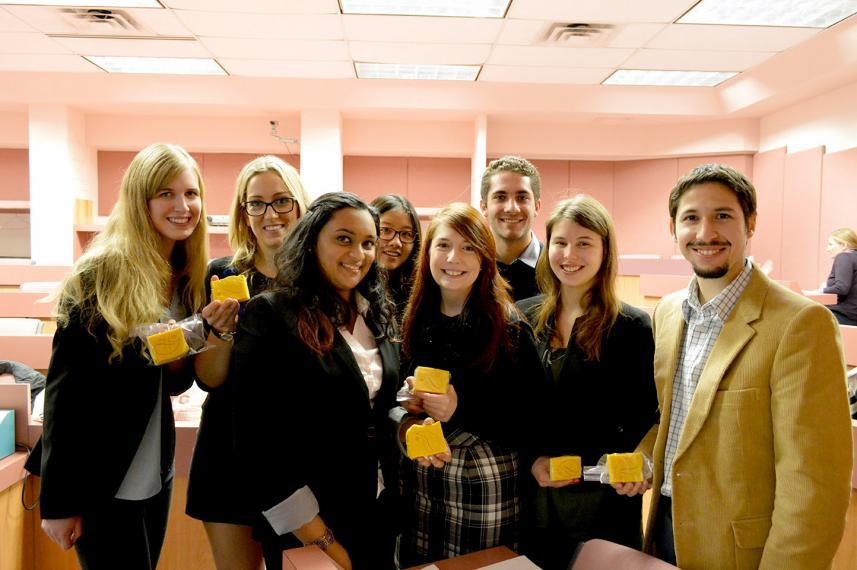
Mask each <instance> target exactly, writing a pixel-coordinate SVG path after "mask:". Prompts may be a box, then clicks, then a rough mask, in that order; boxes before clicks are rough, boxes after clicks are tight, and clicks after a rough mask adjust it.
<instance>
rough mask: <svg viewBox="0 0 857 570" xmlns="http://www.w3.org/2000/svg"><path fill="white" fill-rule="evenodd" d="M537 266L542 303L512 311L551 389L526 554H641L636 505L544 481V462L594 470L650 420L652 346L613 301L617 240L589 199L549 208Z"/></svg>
mask: <svg viewBox="0 0 857 570" xmlns="http://www.w3.org/2000/svg"><path fill="white" fill-rule="evenodd" d="M546 234H547V236H546V237H547V247H546V248H545V249H544V250H542V254H541V256H540V257H539V261H538V263H537V265H536V277H537V279H538V281H539V287H540V289H541V291H542V292H543V295H541V296H538V297H534V298H532V299H527V300H525V301H521V302H520V303H518V306H519V307H520V308H521V309H522V310H523V311H524V313H525V314H526V315H527V317H528V318H529V319H530V322H532V323H533V325H534V327H535V333H536V341H537V343H538V350H539V354H540V356H541V358H542V364H543V366H544V368H545V373H546V374H547V376H548V379H549V384H550V386H551V391H550V396H549V398H547V400H546V402H545V405H546V406H547V408H546V409H545V412H546V416H547V417H548V418H550V420H549V422H548V424H549V425H548V426H547V428H548V429H547V430H546V431H545V432H544V433H543V434H542V437H540V438H538V440H537V442H536V444H537V446H538V449H535V450H534V451H536V452H537V454H538V458H537V459H536V460H535V462H534V463H533V464H532V467H531V472H532V475H533V478H532V479H530V482H531V484H530V485H529V488H528V494H527V498H528V500H527V501H525V505H526V506H527V507H528V508H527V509H526V511H527V512H528V517H527V521H526V524H525V540H524V542H525V552H526V553H527V555H528V556H530V558H532V559H533V561H534V562H536V563H537V564H539V566H540V567H542V568H546V569H554V568H556V569H562V570H565V568H567V567H568V565H569V560H570V558H571V556H572V554H573V552H574V549H575V547H576V545H577V543H578V542H581V541H584V540H588V539H590V538H604V539H607V540H612V541H614V542H619V543H621V544H625V545H628V546H631V547H633V548H640V546H641V516H642V515H641V508H642V503H641V499H640V497H636V498H629V497H622V496H619V495H618V494H616V492H615V491H614V490H613V489H612V488H610V487H609V486H608V485H601V484H600V483H590V482H583V483H581V482H580V481H579V480H568V481H559V482H558V481H551V478H550V472H549V468H548V467H549V458H550V457H555V456H562V455H578V456H580V457H581V458H582V461H583V465H595V464H596V462H597V461H598V459H599V457H600V456H601V455H602V454H605V453H614V452H628V451H633V450H634V448H635V447H636V445H637V443H639V441H640V439H642V437H643V435H645V433H646V432H647V431H648V430H649V428H650V427H651V426H652V425H653V423H654V422H655V420H656V419H657V406H658V402H657V397H656V393H655V383H654V376H653V370H652V367H653V355H654V340H653V338H652V326H651V320H650V319H649V316H648V315H647V314H646V313H644V312H643V311H641V310H639V309H636V308H634V307H631V306H629V305H626V304H625V303H622V302H620V301H619V299H618V298H617V296H616V273H617V270H618V256H617V253H616V232H615V230H614V229H613V222H612V220H611V219H610V215H609V214H608V213H607V210H606V209H605V208H604V206H602V205H601V204H600V203H599V202H598V201H597V200H595V199H593V198H591V197H589V196H583V195H580V196H576V197H574V198H572V199H569V200H564V201H562V202H560V203H559V204H557V206H556V208H555V209H554V211H553V213H552V214H551V216H550V218H549V219H548V221H547V232H546Z"/></svg>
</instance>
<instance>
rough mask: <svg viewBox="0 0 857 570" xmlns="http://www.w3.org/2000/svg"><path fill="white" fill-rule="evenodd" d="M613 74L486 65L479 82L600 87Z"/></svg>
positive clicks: (587, 70)
mask: <svg viewBox="0 0 857 570" xmlns="http://www.w3.org/2000/svg"><path fill="white" fill-rule="evenodd" d="M612 72H613V70H612V69H578V68H570V67H525V66H516V65H486V66H484V67H483V68H482V73H480V74H479V81H480V82H481V81H491V82H503V83H566V84H574V85H598V84H599V83H601V82H602V81H604V79H605V78H606V77H607V76H608V75H610V74H611V73H612Z"/></svg>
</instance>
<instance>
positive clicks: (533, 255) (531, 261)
mask: <svg viewBox="0 0 857 570" xmlns="http://www.w3.org/2000/svg"><path fill="white" fill-rule="evenodd" d="M541 252H542V244H541V242H540V241H539V239H538V238H537V237H536V234H534V233H532V232H530V245H528V246H527V249H525V250H524V252H523V253H521V255H519V256H518V259H516V260H515V261H518V260H520V261H522V262H523V263H526V264H527V265H529V266H530V267H532V268H534V269H535V267H536V262H537V261H538V260H539V254H540V253H541ZM515 261H513V262H512V263H514V262H515Z"/></svg>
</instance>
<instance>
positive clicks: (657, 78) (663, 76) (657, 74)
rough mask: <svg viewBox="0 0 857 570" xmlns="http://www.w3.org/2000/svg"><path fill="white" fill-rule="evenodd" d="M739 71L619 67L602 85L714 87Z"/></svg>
mask: <svg viewBox="0 0 857 570" xmlns="http://www.w3.org/2000/svg"><path fill="white" fill-rule="evenodd" d="M736 75H738V72H737V71H661V70H650V69H617V70H616V71H614V72H613V74H612V75H611V76H610V77H608V78H607V79H605V80H604V81H603V82H602V85H669V86H674V87H675V86H677V87H714V86H715V85H719V84H720V83H723V82H724V81H726V80H727V79H729V78H730V77H735V76H736Z"/></svg>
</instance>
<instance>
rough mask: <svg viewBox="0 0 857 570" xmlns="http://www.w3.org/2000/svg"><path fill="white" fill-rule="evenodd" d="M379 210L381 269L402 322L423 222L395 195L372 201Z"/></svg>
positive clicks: (412, 208)
mask: <svg viewBox="0 0 857 570" xmlns="http://www.w3.org/2000/svg"><path fill="white" fill-rule="evenodd" d="M372 207H374V208H375V209H376V210H378V215H379V216H380V219H381V226H380V229H379V231H378V238H379V239H378V265H379V266H380V267H381V268H382V269H384V271H386V273H387V288H388V291H389V293H390V297H391V298H392V300H393V303H394V304H395V305H396V316H397V317H398V318H399V322H401V319H402V316H403V315H404V314H405V307H406V306H407V304H408V297H409V296H410V294H411V283H412V280H413V273H414V263H415V261H416V258H417V253H419V251H420V220H419V217H418V216H417V211H416V210H415V209H414V207H413V206H412V205H411V203H410V202H408V200H407V198H404V197H402V196H398V195H396V194H386V195H384V196H379V197H377V198H375V199H374V200H373V201H372Z"/></svg>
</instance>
